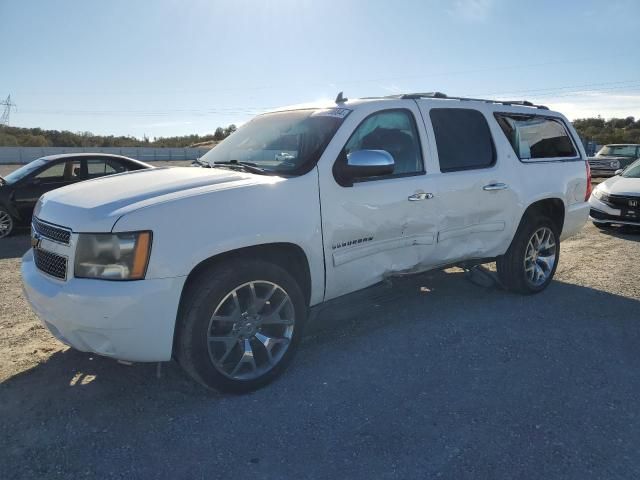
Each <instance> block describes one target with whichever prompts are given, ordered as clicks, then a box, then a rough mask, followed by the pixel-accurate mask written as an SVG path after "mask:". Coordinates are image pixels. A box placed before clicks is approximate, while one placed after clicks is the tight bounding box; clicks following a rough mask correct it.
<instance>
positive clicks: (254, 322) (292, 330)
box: [175, 259, 307, 393]
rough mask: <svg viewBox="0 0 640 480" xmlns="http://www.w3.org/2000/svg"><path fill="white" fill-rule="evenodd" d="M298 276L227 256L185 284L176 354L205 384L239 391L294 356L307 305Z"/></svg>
mask: <svg viewBox="0 0 640 480" xmlns="http://www.w3.org/2000/svg"><path fill="white" fill-rule="evenodd" d="M304 299H305V297H304V295H303V293H302V290H301V288H300V286H299V285H298V283H297V282H296V280H295V278H294V277H293V276H292V275H291V274H289V272H287V271H286V270H285V269H283V268H282V267H280V266H278V265H275V264H273V263H269V262H265V261H262V260H257V259H256V260H251V259H247V260H232V261H227V262H225V263H223V264H219V265H217V266H215V267H212V268H209V269H207V270H205V271H204V272H202V273H201V274H199V275H198V276H197V277H196V278H195V279H193V281H191V282H190V285H189V286H188V289H187V291H186V292H185V295H184V298H183V301H182V304H181V308H180V314H179V319H178V325H177V328H178V331H177V338H176V344H175V353H176V358H177V360H178V362H179V363H180V365H181V366H182V367H183V368H184V369H185V371H186V372H187V373H188V374H189V375H190V376H191V377H193V378H194V379H195V380H196V381H198V382H200V383H201V384H202V385H204V386H206V387H208V388H212V389H215V390H219V391H225V392H233V393H244V392H249V391H252V390H255V389H257V388H260V387H262V386H264V385H266V384H268V383H269V382H271V381H273V380H274V379H275V378H276V377H277V376H278V375H280V374H281V373H282V372H283V371H284V370H285V368H286V367H287V365H288V364H289V363H290V362H291V360H292V358H293V355H294V353H295V351H296V349H297V347H298V344H299V342H300V339H301V337H302V331H303V328H304V325H305V323H306V319H307V306H306V302H305V300H304Z"/></svg>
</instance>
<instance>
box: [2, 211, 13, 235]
mask: <svg viewBox="0 0 640 480" xmlns="http://www.w3.org/2000/svg"><path fill="white" fill-rule="evenodd" d="M14 226H15V222H14V220H13V217H12V216H11V214H10V213H9V212H7V211H6V210H5V209H4V208H0V238H5V237H8V236H9V235H11V233H12V232H13V228H14Z"/></svg>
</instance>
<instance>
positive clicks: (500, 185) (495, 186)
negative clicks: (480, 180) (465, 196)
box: [482, 183, 509, 192]
mask: <svg viewBox="0 0 640 480" xmlns="http://www.w3.org/2000/svg"><path fill="white" fill-rule="evenodd" d="M507 188H509V185H507V184H506V183H490V184H489V185H485V186H484V187H482V189H483V190H484V191H485V192H495V191H496V190H506V189H507Z"/></svg>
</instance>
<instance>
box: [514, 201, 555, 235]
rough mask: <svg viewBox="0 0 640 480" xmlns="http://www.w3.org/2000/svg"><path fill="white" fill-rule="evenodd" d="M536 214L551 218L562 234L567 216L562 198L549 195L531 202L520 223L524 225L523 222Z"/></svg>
mask: <svg viewBox="0 0 640 480" xmlns="http://www.w3.org/2000/svg"><path fill="white" fill-rule="evenodd" d="M535 215H544V216H545V217H548V218H549V219H551V221H552V222H553V223H554V224H555V226H556V228H557V230H558V236H560V235H561V234H562V229H563V227H564V216H565V206H564V202H563V201H562V199H560V198H557V197H549V198H543V199H540V200H536V201H535V202H533V203H531V204H530V205H529V206H528V207H527V208H526V209H525V210H524V212H523V213H522V217H521V219H520V224H519V225H522V222H524V221H526V220H527V219H528V218H531V217H533V216H535Z"/></svg>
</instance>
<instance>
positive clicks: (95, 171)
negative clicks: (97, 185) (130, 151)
mask: <svg viewBox="0 0 640 480" xmlns="http://www.w3.org/2000/svg"><path fill="white" fill-rule="evenodd" d="M124 171H125V169H124V167H123V166H122V165H121V164H120V162H116V161H113V160H108V159H102V158H90V159H88V160H87V174H88V176H89V178H97V177H102V176H104V175H112V174H114V173H120V172H124Z"/></svg>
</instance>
